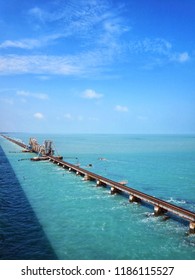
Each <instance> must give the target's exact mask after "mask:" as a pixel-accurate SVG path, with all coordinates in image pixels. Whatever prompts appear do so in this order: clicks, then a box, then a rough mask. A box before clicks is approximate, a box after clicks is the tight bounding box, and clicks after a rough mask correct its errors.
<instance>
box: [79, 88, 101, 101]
mask: <svg viewBox="0 0 195 280" xmlns="http://www.w3.org/2000/svg"><path fill="white" fill-rule="evenodd" d="M82 97H83V98H86V99H99V98H101V97H103V94H100V93H97V92H96V91H95V90H93V89H86V90H85V91H84V92H83V94H82Z"/></svg>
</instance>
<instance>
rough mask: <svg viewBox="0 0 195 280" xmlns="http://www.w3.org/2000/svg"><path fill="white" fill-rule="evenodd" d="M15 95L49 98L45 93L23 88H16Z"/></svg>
mask: <svg viewBox="0 0 195 280" xmlns="http://www.w3.org/2000/svg"><path fill="white" fill-rule="evenodd" d="M16 95H18V96H23V97H34V98H37V99H41V100H47V99H48V98H49V97H48V95H47V94H45V93H31V92H28V91H24V90H18V91H17V92H16Z"/></svg>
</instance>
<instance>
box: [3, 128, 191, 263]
mask: <svg viewBox="0 0 195 280" xmlns="http://www.w3.org/2000/svg"><path fill="white" fill-rule="evenodd" d="M9 135H10V136H11V137H16V138H19V139H22V140H23V141H24V142H26V143H27V142H28V139H29V137H30V136H35V137H36V138H37V140H38V142H39V143H42V142H43V140H44V139H47V138H48V139H52V140H53V141H54V143H55V146H56V148H57V151H58V153H59V154H61V155H63V156H64V160H66V161H69V162H72V163H74V164H76V163H80V165H81V167H83V168H86V169H90V171H92V172H94V173H98V174H100V175H103V176H106V177H108V178H110V179H113V180H116V181H121V180H127V181H128V186H131V187H133V188H136V189H138V190H140V191H143V192H146V193H148V194H151V195H154V196H156V197H158V198H161V199H164V200H166V201H169V202H172V203H174V204H176V205H179V206H181V207H184V208H186V209H189V210H191V211H195V175H194V174H195V136H193V135H186V136H179V135H175V136H169V135H166V136H159V135H158V136H157V135H150V136H149V135H148V136H147V135H54V134H53V135H42V134H37V135H29V134H23V133H21V134H19V133H18V134H16V133H15V134H14V133H10V134H9ZM0 145H1V147H2V148H3V151H4V153H5V156H6V158H7V159H8V161H9V164H10V165H11V166H9V168H13V173H15V176H16V178H15V179H17V181H18V184H19V187H20V189H21V191H22V192H23V195H25V197H26V199H27V201H28V203H26V206H25V207H24V211H26V209H27V208H29V207H30V208H31V210H32V212H33V215H34V216H35V217H36V219H35V220H36V221H34V222H32V220H31V223H34V224H36V225H37V224H38V225H39V226H36V227H35V228H36V229H39V238H40V243H38V244H40V246H42V248H47V250H46V251H45V253H44V254H45V255H43V249H41V250H38V249H37V248H36V249H34V247H32V248H31V247H30V246H29V248H28V250H29V253H28V255H27V256H26V255H25V256H26V258H30V257H29V256H30V255H31V258H35V259H36V258H39V257H40V256H39V251H41V252H42V258H45V259H47V258H55V257H57V258H58V259H195V235H190V236H188V235H186V232H187V231H188V224H187V223H183V222H182V221H177V220H174V219H169V220H167V221H162V217H158V218H156V217H155V218H154V217H153V216H151V215H149V214H151V213H152V212H153V209H152V208H149V207H147V206H144V205H139V204H130V203H128V199H127V197H124V196H120V195H113V196H111V195H110V190H109V188H97V187H96V186H95V183H94V182H89V181H88V182H86V181H83V180H82V178H81V177H79V176H76V175H75V174H74V173H73V174H72V173H69V172H68V171H65V170H63V169H62V168H60V167H58V166H56V165H54V164H51V163H49V162H31V161H29V160H27V159H28V158H30V157H31V156H32V155H30V154H24V153H20V150H21V148H20V147H18V146H16V145H15V144H13V143H10V142H8V141H7V140H5V139H3V138H0ZM100 158H105V160H99V159H100ZM21 159H26V160H22V161H21ZM89 164H92V167H88V165H89ZM0 168H1V172H4V171H3V169H2V168H5V166H4V167H3V166H2V164H1V165H0ZM7 168H8V167H7ZM3 177H5V176H3V173H2V178H3ZM12 177H13V176H9V180H13V178H12ZM11 178H12V179H11ZM4 180H6V179H5V178H4ZM9 184H10V183H9ZM9 184H8V185H9ZM10 193H11V196H12V197H13V196H14V193H13V192H11V190H10ZM8 194H9V193H8ZM8 194H7V198H6V199H7V200H9V196H8ZM3 195H4V196H6V194H5V193H2V192H1V196H2V197H3ZM9 195H10V194H9ZM4 199H5V198H4ZM26 213H27V214H28V211H26ZM27 214H24V215H26V216H28V215H27ZM10 215H11V214H10ZM2 219H5V217H4V216H3V217H2V216H0V222H2ZM4 222H5V221H4ZM23 222H24V224H25V226H26V227H28V223H29V222H28V219H24V221H23ZM21 223H22V222H21ZM31 226H32V225H31V224H30V223H29V228H30V227H31ZM40 228H41V230H42V231H41V233H40ZM13 231H14V229H13ZM1 234H2V236H3V238H2V239H3V240H4V241H0V246H4V251H5V245H3V244H4V243H6V238H7V235H8V233H7V232H6V229H5V230H4V228H3V227H2V229H1ZM13 234H14V232H13ZM34 235H36V230H35V232H34ZM26 238H29V239H33V238H35V236H34V237H33V234H31V235H30V236H27V237H26ZM36 239H37V237H36ZM43 240H44V242H43ZM29 243H30V241H29ZM30 244H31V243H30ZM12 246H13V247H14V245H13V244H12ZM22 246H24V247H25V245H24V244H22V242H20V247H21V248H22ZM48 248H49V249H48ZM13 251H14V249H13ZM31 251H32V252H31ZM35 251H36V254H35ZM0 254H1V253H0ZM47 256H48V257H47ZM1 258H8V259H9V258H14V255H13V253H12V252H11V250H9V252H8V253H7V256H6V253H5V254H4V255H3V256H2V257H1ZM16 258H17V257H16ZM24 258H25V257H24Z"/></svg>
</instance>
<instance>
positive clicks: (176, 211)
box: [1, 135, 195, 234]
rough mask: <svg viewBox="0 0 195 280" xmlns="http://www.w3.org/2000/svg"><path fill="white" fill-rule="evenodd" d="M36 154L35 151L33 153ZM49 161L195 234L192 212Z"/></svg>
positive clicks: (51, 158)
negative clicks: (183, 223) (148, 207)
mask: <svg viewBox="0 0 195 280" xmlns="http://www.w3.org/2000/svg"><path fill="white" fill-rule="evenodd" d="M1 136H3V137H4V138H6V139H7V140H9V141H11V142H12V143H14V144H16V145H19V146H20V147H22V148H24V149H27V145H25V144H24V143H22V142H20V141H18V140H15V139H12V138H10V137H8V136H5V135H1ZM32 152H35V151H32ZM47 159H48V160H49V161H50V162H52V163H54V164H56V165H58V166H61V167H62V168H64V169H67V170H69V171H70V172H71V171H72V172H74V173H75V174H76V175H78V176H82V177H83V178H84V180H89V181H95V182H96V186H97V187H101V186H102V187H109V188H110V192H111V194H115V193H123V194H126V195H128V197H129V202H130V203H133V202H138V203H140V202H145V203H147V204H149V205H152V206H153V207H154V216H159V215H163V214H165V213H172V214H173V215H174V216H178V217H180V218H182V219H184V220H186V221H188V222H189V233H191V234H195V213H194V212H192V211H189V210H187V209H185V208H183V207H179V206H176V205H174V204H172V203H169V202H166V201H164V200H162V199H159V198H156V197H154V196H151V195H148V194H146V193H144V192H141V191H138V190H136V189H134V188H130V187H128V186H125V185H123V184H122V183H119V182H115V181H113V180H110V179H108V178H106V177H103V176H101V175H98V174H96V173H93V172H91V171H89V170H86V169H84V168H81V167H79V166H77V165H74V164H72V163H69V162H66V161H64V160H62V158H61V157H56V156H54V155H48V156H47Z"/></svg>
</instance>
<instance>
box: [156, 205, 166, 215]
mask: <svg viewBox="0 0 195 280" xmlns="http://www.w3.org/2000/svg"><path fill="white" fill-rule="evenodd" d="M165 212H166V210H165V209H163V208H161V207H159V206H154V215H155V216H161V215H163V214H164V213H165Z"/></svg>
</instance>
